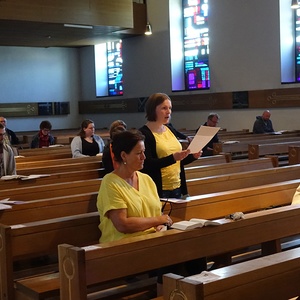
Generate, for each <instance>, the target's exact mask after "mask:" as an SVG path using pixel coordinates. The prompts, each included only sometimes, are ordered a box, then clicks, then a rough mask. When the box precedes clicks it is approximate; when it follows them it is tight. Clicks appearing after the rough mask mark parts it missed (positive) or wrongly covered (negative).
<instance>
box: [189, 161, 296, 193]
mask: <svg viewBox="0 0 300 300" xmlns="http://www.w3.org/2000/svg"><path fill="white" fill-rule="evenodd" d="M298 178H300V165H299V164H298V165H292V166H283V167H279V168H269V169H264V170H257V171H248V172H239V173H232V174H225V175H216V176H210V177H203V178H195V179H187V187H188V192H189V194H190V195H191V196H196V195H203V194H207V193H215V192H221V191H228V190H233V189H239V188H246V187H251V186H259V185H263V184H270V183H275V182H281V181H286V180H292V179H298Z"/></svg>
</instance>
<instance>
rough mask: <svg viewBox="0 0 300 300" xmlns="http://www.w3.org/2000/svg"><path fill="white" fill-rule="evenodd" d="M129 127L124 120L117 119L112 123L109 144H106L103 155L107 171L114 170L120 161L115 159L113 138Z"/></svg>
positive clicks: (103, 162)
mask: <svg viewBox="0 0 300 300" xmlns="http://www.w3.org/2000/svg"><path fill="white" fill-rule="evenodd" d="M126 129H127V125H126V123H125V122H124V121H122V120H116V121H114V122H112V123H111V125H110V128H109V137H110V141H109V143H108V144H107V145H105V147H104V150H103V155H102V164H103V167H104V169H105V172H106V173H110V172H112V171H113V170H114V169H116V168H117V167H118V163H117V162H116V161H115V160H114V159H113V157H114V154H113V152H112V144H111V142H112V139H113V137H114V135H115V134H116V133H119V132H122V131H125V130H126Z"/></svg>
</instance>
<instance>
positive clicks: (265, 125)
mask: <svg viewBox="0 0 300 300" xmlns="http://www.w3.org/2000/svg"><path fill="white" fill-rule="evenodd" d="M270 117H271V113H270V111H268V110H265V111H264V112H263V114H262V115H261V116H257V117H256V120H255V122H254V124H253V130H252V131H253V133H274V132H275V130H274V129H273V124H272V121H271V120H270Z"/></svg>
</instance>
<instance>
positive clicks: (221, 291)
mask: <svg viewBox="0 0 300 300" xmlns="http://www.w3.org/2000/svg"><path fill="white" fill-rule="evenodd" d="M299 277H300V251H299V249H292V250H287V251H285V252H281V253H276V254H273V255H269V256H265V257H261V258H257V259H253V260H250V261H247V262H242V263H239V264H236V265H232V266H228V267H223V268H220V269H217V270H213V271H211V272H206V273H203V274H198V275H195V276H189V277H186V278H182V277H181V276H178V275H176V274H166V275H165V276H164V278H163V280H164V299H170V296H171V295H175V294H177V295H178V296H181V297H183V299H184V297H186V298H187V299H189V300H210V299H214V300H223V299H246V300H252V299H257V300H265V299H276V300H286V299H290V298H292V297H295V296H298V295H299V294H300V286H299ZM206 278H207V280H206Z"/></svg>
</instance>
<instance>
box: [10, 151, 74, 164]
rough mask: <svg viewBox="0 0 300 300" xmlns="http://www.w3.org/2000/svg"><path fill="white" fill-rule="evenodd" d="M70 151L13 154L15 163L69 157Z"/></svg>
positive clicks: (70, 155)
mask: <svg viewBox="0 0 300 300" xmlns="http://www.w3.org/2000/svg"><path fill="white" fill-rule="evenodd" d="M71 157H72V154H71V153H69V152H68V153H64V152H62V153H49V154H39V155H32V156H26V157H25V156H21V155H20V156H15V159H16V164H18V163H25V162H34V161H45V160H54V159H62V158H71Z"/></svg>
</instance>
